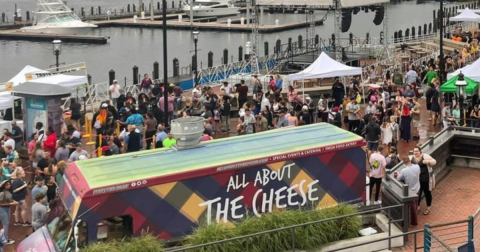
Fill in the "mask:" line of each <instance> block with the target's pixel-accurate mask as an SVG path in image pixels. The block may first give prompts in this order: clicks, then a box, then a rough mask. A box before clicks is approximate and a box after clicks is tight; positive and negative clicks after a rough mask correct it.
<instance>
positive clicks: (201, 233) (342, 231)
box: [186, 204, 361, 252]
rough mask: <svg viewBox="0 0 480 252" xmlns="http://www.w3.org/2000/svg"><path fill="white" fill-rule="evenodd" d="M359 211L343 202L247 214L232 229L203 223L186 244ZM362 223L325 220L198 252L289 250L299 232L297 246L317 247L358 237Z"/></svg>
mask: <svg viewBox="0 0 480 252" xmlns="http://www.w3.org/2000/svg"><path fill="white" fill-rule="evenodd" d="M353 213H356V209H355V208H354V207H352V206H350V205H346V204H340V205H338V206H335V207H331V208H325V209H321V210H311V211H305V210H300V209H299V210H289V211H274V212H272V213H266V214H263V215H262V217H260V218H258V217H247V218H245V219H244V220H242V221H240V222H238V223H237V224H236V226H235V227H233V228H228V227H226V226H224V225H222V224H216V223H215V224H210V225H202V226H200V227H199V228H197V229H196V230H195V231H194V233H193V234H192V235H190V236H188V237H187V239H186V245H187V246H195V245H200V244H205V243H209V242H214V241H220V240H224V239H229V238H234V237H238V236H243V235H249V234H254V233H258V232H262V231H268V230H272V229H277V228H282V227H288V226H292V225H297V224H302V223H307V222H313V221H317V220H321V219H327V218H332V217H337V216H343V215H348V214H353ZM360 228H361V223H360V220H359V218H357V217H349V218H342V219H339V220H334V221H327V222H321V223H317V224H313V225H307V226H303V227H300V228H295V231H293V230H292V229H288V230H283V231H280V232H275V233H269V234H265V235H257V236H253V237H250V238H247V239H242V240H235V241H232V242H226V243H220V244H217V245H213V246H209V247H205V248H203V249H198V250H189V251H195V252H247V251H248V252H265V251H278V252H281V251H287V250H292V249H293V242H292V237H293V235H295V248H296V249H304V250H308V249H313V248H318V247H321V246H322V245H324V244H326V243H329V242H334V241H339V240H343V239H349V238H354V237H357V236H358V233H357V232H358V230H359V229H360Z"/></svg>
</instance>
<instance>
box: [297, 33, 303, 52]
mask: <svg viewBox="0 0 480 252" xmlns="http://www.w3.org/2000/svg"><path fill="white" fill-rule="evenodd" d="M298 48H300V49H302V48H303V37H302V35H298Z"/></svg>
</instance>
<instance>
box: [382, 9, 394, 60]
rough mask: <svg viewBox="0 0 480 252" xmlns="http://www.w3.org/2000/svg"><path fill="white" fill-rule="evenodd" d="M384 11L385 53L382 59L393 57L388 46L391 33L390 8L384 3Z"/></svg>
mask: <svg viewBox="0 0 480 252" xmlns="http://www.w3.org/2000/svg"><path fill="white" fill-rule="evenodd" d="M383 7H384V12H383V30H382V31H383V43H382V44H383V55H382V57H381V59H383V60H387V59H390V58H391V57H392V53H391V52H390V49H389V47H388V41H389V40H390V39H389V34H388V8H387V5H386V4H383Z"/></svg>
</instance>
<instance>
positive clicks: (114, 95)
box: [109, 80, 123, 107]
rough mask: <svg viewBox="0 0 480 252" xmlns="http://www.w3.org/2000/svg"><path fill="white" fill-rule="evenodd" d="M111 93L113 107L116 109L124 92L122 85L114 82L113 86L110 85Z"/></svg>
mask: <svg viewBox="0 0 480 252" xmlns="http://www.w3.org/2000/svg"><path fill="white" fill-rule="evenodd" d="M109 91H110V94H111V95H112V102H113V105H114V106H115V107H116V106H117V101H118V97H120V93H121V92H122V91H123V90H122V88H121V87H120V85H118V82H117V80H113V83H112V85H110V88H109Z"/></svg>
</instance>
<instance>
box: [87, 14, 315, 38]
mask: <svg viewBox="0 0 480 252" xmlns="http://www.w3.org/2000/svg"><path fill="white" fill-rule="evenodd" d="M178 15H182V14H169V15H167V16H168V17H169V18H171V17H172V16H177V17H178ZM159 18H161V16H154V20H153V21H152V20H150V19H149V18H148V19H137V22H135V21H134V19H133V18H125V19H115V20H103V21H96V22H94V24H96V25H98V26H99V27H103V26H107V27H108V26H122V27H144V28H162V27H163V23H162V21H161V20H158V19H159ZM234 22H235V23H234ZM236 22H238V20H237V18H232V23H231V24H230V25H228V24H227V22H226V21H225V20H219V21H214V22H196V21H194V22H193V27H194V28H197V29H199V30H209V31H236V32H251V31H252V27H251V26H250V25H247V24H243V25H242V24H239V23H236ZM316 24H317V25H323V21H317V22H316ZM309 25H310V23H309V22H306V21H302V22H294V23H285V24H279V25H278V26H277V25H260V26H259V27H258V31H259V32H260V33H273V32H279V31H285V30H291V29H297V28H304V27H307V26H309ZM167 29H183V30H187V29H188V30H189V29H191V26H190V21H189V20H188V19H187V20H182V21H179V20H178V19H177V20H167Z"/></svg>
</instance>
